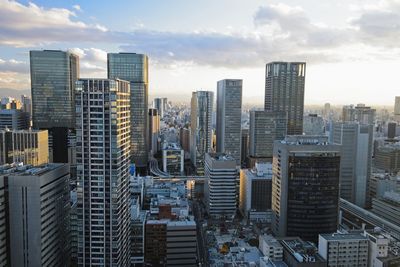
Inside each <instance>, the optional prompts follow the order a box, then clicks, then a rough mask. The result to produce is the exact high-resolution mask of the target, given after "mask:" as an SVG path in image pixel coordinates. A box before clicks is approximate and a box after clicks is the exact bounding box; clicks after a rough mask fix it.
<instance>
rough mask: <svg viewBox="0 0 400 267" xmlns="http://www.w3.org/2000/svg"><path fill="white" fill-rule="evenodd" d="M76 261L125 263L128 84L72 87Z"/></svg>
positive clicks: (127, 261)
mask: <svg viewBox="0 0 400 267" xmlns="http://www.w3.org/2000/svg"><path fill="white" fill-rule="evenodd" d="M75 98H76V136H77V143H76V150H77V151H76V161H77V196H78V204H77V214H78V225H79V229H78V237H79V242H78V265H79V266H129V264H130V258H129V255H130V254H129V253H130V252H129V250H130V244H129V223H130V208H129V199H130V196H129V162H130V159H129V152H130V147H129V142H130V105H129V100H130V88H129V82H127V81H123V80H118V79H117V80H107V79H87V80H83V79H82V80H79V81H78V82H77V85H76V96H75Z"/></svg>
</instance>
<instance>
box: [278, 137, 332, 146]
mask: <svg viewBox="0 0 400 267" xmlns="http://www.w3.org/2000/svg"><path fill="white" fill-rule="evenodd" d="M281 143H282V144H287V145H328V144H329V142H328V137H327V136H322V135H315V136H314V135H287V136H286V137H285V139H284V140H282V141H281Z"/></svg>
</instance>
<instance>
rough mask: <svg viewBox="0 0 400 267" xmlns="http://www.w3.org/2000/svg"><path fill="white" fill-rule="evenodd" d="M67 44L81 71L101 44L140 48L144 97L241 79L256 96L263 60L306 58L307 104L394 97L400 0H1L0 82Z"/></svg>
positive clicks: (94, 62)
mask: <svg viewBox="0 0 400 267" xmlns="http://www.w3.org/2000/svg"><path fill="white" fill-rule="evenodd" d="M40 49H61V50H70V51H72V52H74V53H76V54H77V55H79V56H80V66H81V77H86V78H89V77H96V78H101V77H104V78H105V77H106V59H107V52H136V53H144V54H147V55H148V56H149V62H150V67H149V78H150V86H149V94H150V97H154V96H160V97H169V98H170V99H171V100H184V101H185V100H186V101H189V99H190V95H191V92H192V91H196V90H213V91H215V90H216V84H217V81H218V80H221V79H229V78H234V79H243V97H244V101H245V102H252V103H255V104H262V103H263V98H264V87H265V64H266V63H268V62H271V61H305V62H306V63H307V71H306V88H305V103H306V104H323V103H325V102H329V103H332V104H357V103H365V104H368V105H393V103H394V97H395V96H396V95H400V91H399V79H398V77H400V0H373V1H372V0H325V1H321V0H307V1H304V0H302V1H300V0H284V1H283V0H280V1H278V0H202V1H198V0H114V1H105V0H104V1H93V0H92V1H90V0H86V1H78V0H76V1H75V0H58V1H51V0H33V1H9V0H0V95H1V89H5V88H7V89H21V90H22V89H29V88H30V80H29V51H30V50H40Z"/></svg>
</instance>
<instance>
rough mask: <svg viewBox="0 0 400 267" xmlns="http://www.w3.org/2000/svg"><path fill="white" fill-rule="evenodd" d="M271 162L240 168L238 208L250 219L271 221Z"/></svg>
mask: <svg viewBox="0 0 400 267" xmlns="http://www.w3.org/2000/svg"><path fill="white" fill-rule="evenodd" d="M271 199H272V164H271V163H256V164H255V167H254V168H253V169H242V170H240V193H239V209H240V211H241V212H242V214H243V215H244V216H245V217H246V218H248V219H249V220H251V221H263V222H271V214H272V210H271Z"/></svg>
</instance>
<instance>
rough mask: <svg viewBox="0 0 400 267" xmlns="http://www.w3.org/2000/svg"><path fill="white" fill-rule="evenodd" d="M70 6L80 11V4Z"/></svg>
mask: <svg viewBox="0 0 400 267" xmlns="http://www.w3.org/2000/svg"><path fill="white" fill-rule="evenodd" d="M72 8H73V9H75V10H77V11H82V8H81V6H80V5H73V6H72Z"/></svg>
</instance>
